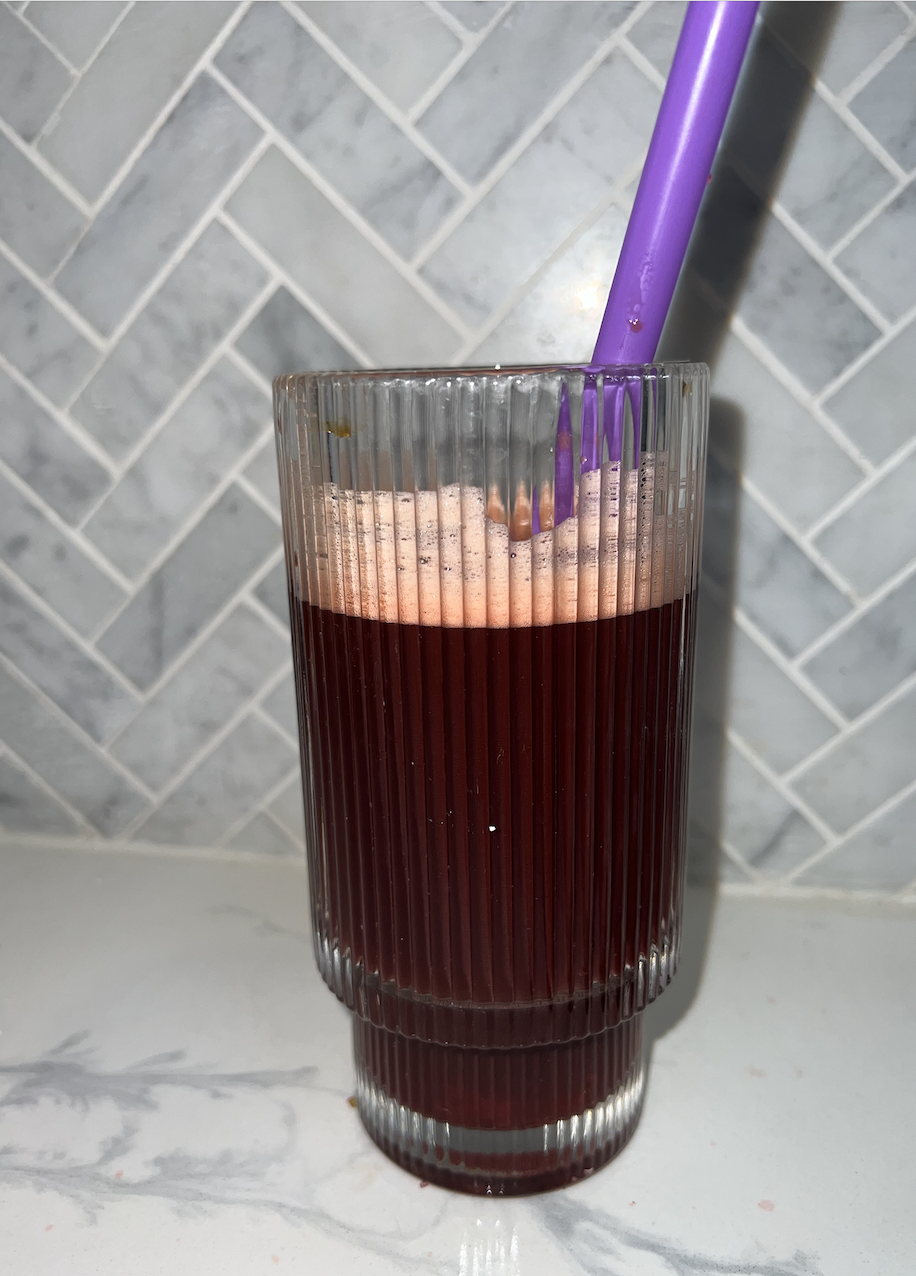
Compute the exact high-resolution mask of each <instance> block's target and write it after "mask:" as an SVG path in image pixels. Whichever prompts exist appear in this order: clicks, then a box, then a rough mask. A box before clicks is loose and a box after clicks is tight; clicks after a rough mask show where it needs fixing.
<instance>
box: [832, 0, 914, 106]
mask: <svg viewBox="0 0 916 1276" xmlns="http://www.w3.org/2000/svg"><path fill="white" fill-rule="evenodd" d="M837 9H838V12H837V14H836V17H835V20H834V25H833V30H832V31H831V33H830V42H829V44H828V45H827V49H826V51H825V53H824V57H823V60H822V62H821V64H820V66H819V67H818V75H819V76H820V78H821V79H822V80H823V81H824V83H825V84H826V85H827V86H828V88H830V89H832V90H833V92H834V93H840V92H842V90H843V89H845V88H846V87H847V86H848V85H850V84H851V83H852V81H853V80H854V79H855V78H856V76H857V75H859V74H860V73H861V72H862V71H864V70H865V69H866V67H867V66H868V65H869V63H871V62H872V61H873V60H874V59H875V58H876V57H878V56H879V54H881V53H882V52H883V51H884V50H885V49H886V48H887V46H888V45H889V44H890V43H891V41H892V40H895V39H896V38H897V36H899V35H901V34H902V33H903V32H904V31H905V30H906V24H907V19H906V14H905V13H904V11H903V10H902V9H901V7H900V5H898V4H894V3H893V0H874V3H869V4H844V5H838V6H837Z"/></svg>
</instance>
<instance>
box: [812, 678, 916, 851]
mask: <svg viewBox="0 0 916 1276" xmlns="http://www.w3.org/2000/svg"><path fill="white" fill-rule="evenodd" d="M914 738H916V690H910V691H908V692H907V693H906V695H904V696H902V697H901V698H900V699H899V700H895V701H894V702H893V703H892V704H891V705H890V706H889V707H888V708H886V709H884V710H883V711H882V713H880V714H879V715H878V717H877V718H873V719H872V720H871V721H870V722H867V723H865V724H864V725H862V726H860V727H859V728H858V730H856V731H854V732H853V733H852V734H851V735H849V736H847V737H846V739H845V740H841V741H840V742H839V743H838V744H837V745H835V746H834V747H833V748H832V749H830V750H828V752H827V753H826V754H824V756H823V757H821V758H819V759H818V761H817V762H815V763H813V764H812V765H811V766H809V767H807V768H805V770H804V771H803V772H802V774H801V776H800V777H799V778H798V779H797V780H796V781H795V783H794V786H793V787H794V788H795V789H796V790H797V791H798V792H799V793H800V794H801V796H802V797H803V798H804V799H805V800H806V801H807V802H808V803H809V804H810V805H811V806H812V807H813V808H814V810H815V811H817V813H818V815H820V816H821V817H822V818H823V819H824V820H826V821H827V823H828V824H829V825H830V826H831V827H832V828H834V829H835V830H836V831H837V832H838V833H845V831H846V830H847V829H848V828H851V827H852V826H853V824H857V823H858V822H859V820H862V819H864V818H865V817H866V815H869V814H870V813H871V812H872V811H873V810H874V809H875V807H877V806H879V805H880V804H881V803H882V802H886V801H887V800H888V798H891V797H893V796H894V794H895V793H899V792H900V790H901V789H902V788H904V787H905V786H906V785H907V784H909V783H910V782H911V781H912V780H913V779H916V755H914V752H913V740H914Z"/></svg>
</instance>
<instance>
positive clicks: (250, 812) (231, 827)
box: [216, 719, 292, 846]
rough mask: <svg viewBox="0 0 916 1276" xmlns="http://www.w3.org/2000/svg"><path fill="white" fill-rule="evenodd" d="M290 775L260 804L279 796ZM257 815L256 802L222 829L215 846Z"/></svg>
mask: <svg viewBox="0 0 916 1276" xmlns="http://www.w3.org/2000/svg"><path fill="white" fill-rule="evenodd" d="M259 720H261V721H263V719H259ZM271 725H274V724H273V723H271ZM290 774H292V772H289V773H287V774H286V775H285V776H283V778H282V779H281V780H278V781H277V783H276V784H274V785H273V786H272V787H271V788H269V789H268V790H267V792H266V793H265V794H264V797H263V798H262V799H260V802H262V803H267V802H272V801H274V800H275V799H276V798H278V797H279V796H280V794H281V793H282V792H283V790H284V789H285V788H286V786H287V784H289V781H290ZM259 814H261V806H260V805H259V803H257V802H256V803H255V805H254V806H252V807H251V808H249V810H248V811H246V812H245V814H244V815H240V816H239V817H238V819H236V820H234V821H233V822H232V823H231V824H230V825H229V826H228V827H227V828H225V829H223V831H222V833H221V834H220V835H219V837H218V838H217V842H216V844H217V846H226V845H227V843H229V842H230V841H231V840H232V838H234V837H236V836H238V834H239V833H241V831H242V830H243V829H244V828H245V825H246V824H247V823H248V822H249V820H251V819H253V818H254V816H256V815H259ZM265 814H266V812H265Z"/></svg>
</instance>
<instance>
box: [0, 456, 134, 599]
mask: <svg viewBox="0 0 916 1276" xmlns="http://www.w3.org/2000/svg"><path fill="white" fill-rule="evenodd" d="M0 475H2V476H3V477H4V478H5V479H6V481H7V482H8V483H9V484H10V486H11V487H15V488H16V490H17V491H18V492H19V493H20V494H21V495H22V496H23V497H24V498H25V500H26V501H27V502H28V503H29V504H31V505H33V506H34V507H35V509H36V511H37V512H38V513H40V514H41V516H42V518H44V519H45V520H46V521H47V522H48V523H50V525H51V526H52V527H53V528H54V529H55V531H57V532H58V533H59V534H60V535H62V536H65V537H66V538H67V539H68V541H70V543H71V544H73V545H74V546H75V547H76V548H77V549H78V550H79V551H80V553H82V554H83V555H84V556H85V557H86V558H88V559H90V560H91V562H92V563H93V565H94V566H95V567H97V568H98V569H99V571H101V572H103V573H104V574H105V575H106V576H107V577H108V579H109V580H110V581H111V583H112V584H113V585H117V586H118V587H119V588H120V589H125V590H127V591H128V592H129V591H130V589H131V588H132V586H131V582H130V580H129V579H128V578H127V577H126V576H125V575H124V574H123V573H122V572H120V571H119V570H118V569H117V567H115V565H114V563H112V562H110V561H109V560H108V559H107V558H106V557H105V555H104V554H103V553H102V552H101V551H100V550H99V548H98V546H96V545H93V543H92V541H90V540H88V539H87V538H86V537H85V536H84V535H83V533H82V532H80V531H78V530H77V528H76V527H73V526H71V525H70V524H69V523H67V522H66V520H65V519H63V518H61V516H60V514H58V512H57V510H55V509H54V507H53V506H52V505H49V504H48V502H47V501H46V500H45V499H44V497H43V496H41V495H40V494H39V493H38V492H36V491H35V489H34V488H32V487H30V486H29V484H28V483H27V482H26V480H25V479H24V478H21V477H20V475H18V474H17V473H16V471H15V470H14V469H13V468H12V467H11V466H10V465H9V463H8V462H7V461H4V460H3V458H2V457H0Z"/></svg>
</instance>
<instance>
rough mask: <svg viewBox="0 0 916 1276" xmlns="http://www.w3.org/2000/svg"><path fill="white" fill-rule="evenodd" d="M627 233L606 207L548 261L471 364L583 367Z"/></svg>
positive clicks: (617, 212) (615, 211) (615, 213)
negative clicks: (542, 364) (578, 365)
mask: <svg viewBox="0 0 916 1276" xmlns="http://www.w3.org/2000/svg"><path fill="white" fill-rule="evenodd" d="M625 232H626V217H625V215H624V214H623V213H622V212H621V211H620V210H619V209H618V208H610V209H609V210H608V211H607V212H606V213H603V214H602V216H601V217H599V218H598V220H597V221H596V222H595V224H594V225H593V226H591V227H589V229H588V230H586V231H585V232H584V233H583V234H582V235H580V237H579V238H578V239H577V240H576V242H575V243H574V244H573V245H572V247H571V248H568V249H567V250H566V252H565V253H563V255H562V256H561V257H559V258H558V259H557V260H556V261H554V262H552V263H551V264H550V265H549V266H548V267H547V269H546V270H545V272H544V274H543V275H542V276H541V278H540V279H539V280H538V281H537V283H536V284H535V285H534V287H533V288H532V289H531V290H530V291H529V292H528V293H527V294H526V295H525V296H524V297H523V298H522V300H521V301H520V302H519V303H518V305H517V306H516V307H515V308H514V309H513V310H511V311H510V312H509V314H508V315H507V316H506V317H505V319H503V320H502V321H501V322H500V323H499V324H497V326H496V327H495V328H494V330H493V331H492V332H491V333H490V335H489V336H488V337H485V338H484V340H483V341H482V342H481V344H480V345H479V346H478V347H477V349H476V350H475V351H474V354H473V356H472V362H475V363H482V364H487V363H551V362H554V361H559V362H568V363H582V362H585V361H586V360H588V359H591V357H592V351H593V349H594V345H595V335H596V333H597V332H598V328H599V326H600V324H601V317H602V315H603V314H604V307H605V305H606V304H607V292H608V289H609V288H610V284H611V280H612V279H613V278H614V271H615V270H616V268H617V258H618V257H619V256H620V248H621V245H622V244H623V236H624V233H625Z"/></svg>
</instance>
